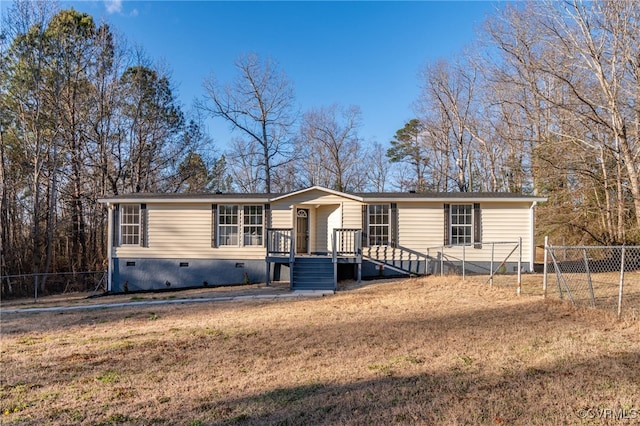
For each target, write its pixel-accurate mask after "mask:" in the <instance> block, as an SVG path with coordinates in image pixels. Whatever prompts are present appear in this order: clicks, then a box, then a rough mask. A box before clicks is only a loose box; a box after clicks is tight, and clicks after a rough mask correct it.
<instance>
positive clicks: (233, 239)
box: [218, 205, 239, 246]
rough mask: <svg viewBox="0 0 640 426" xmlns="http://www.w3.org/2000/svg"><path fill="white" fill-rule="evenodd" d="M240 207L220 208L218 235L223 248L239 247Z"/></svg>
mask: <svg viewBox="0 0 640 426" xmlns="http://www.w3.org/2000/svg"><path fill="white" fill-rule="evenodd" d="M238 223H239V221H238V206H225V205H222V206H220V211H219V213H218V229H219V231H218V235H219V236H220V237H219V238H220V239H219V244H220V245H221V246H237V245H238Z"/></svg>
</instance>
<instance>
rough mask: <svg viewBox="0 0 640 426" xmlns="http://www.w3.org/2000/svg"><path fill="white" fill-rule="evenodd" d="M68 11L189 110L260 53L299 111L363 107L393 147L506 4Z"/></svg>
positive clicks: (224, 139) (94, 7)
mask: <svg viewBox="0 0 640 426" xmlns="http://www.w3.org/2000/svg"><path fill="white" fill-rule="evenodd" d="M3 1H4V0H3ZM61 6H62V7H63V8H67V7H69V6H72V7H73V8H75V9H76V10H79V11H83V12H87V13H89V14H91V15H92V16H93V17H94V19H96V21H98V22H99V21H101V20H106V21H107V22H109V23H110V24H111V26H112V27H113V28H115V29H116V30H118V31H119V32H121V33H122V34H123V35H124V36H125V37H126V39H127V40H128V42H129V43H130V44H133V45H139V46H142V47H143V48H144V50H145V52H146V54H147V55H148V56H149V57H150V59H152V60H153V61H161V62H163V63H165V64H167V65H168V66H169V68H170V70H171V71H172V77H173V81H174V83H175V85H176V87H177V94H178V97H179V99H180V101H181V103H182V104H183V106H184V107H185V110H188V109H189V108H191V106H192V104H193V101H194V99H195V98H197V97H200V96H202V95H203V94H204V90H203V89H202V82H203V80H204V79H205V78H207V76H209V75H210V73H212V72H213V73H215V75H216V77H217V78H218V79H219V80H220V81H223V82H226V81H229V80H230V79H231V78H232V77H233V76H234V75H235V69H234V65H233V64H234V62H235V61H236V59H237V58H238V56H239V55H241V54H246V53H257V54H259V55H260V56H270V57H271V58H272V59H273V60H275V61H277V63H278V64H279V66H280V68H281V69H282V70H283V71H284V72H285V73H286V74H287V76H288V77H289V79H290V80H291V81H292V82H293V84H294V87H295V93H296V99H297V102H298V106H299V108H300V110H301V111H305V110H307V109H309V108H313V107H320V106H328V105H331V104H333V103H337V104H340V105H343V106H348V105H357V106H359V107H360V108H361V110H362V121H363V126H362V128H361V129H360V134H361V136H363V137H364V138H365V139H366V140H367V141H369V142H371V141H378V142H380V143H383V144H386V143H387V142H389V141H390V140H391V138H392V137H393V135H394V134H395V131H396V130H398V129H399V128H401V127H403V125H404V123H405V122H406V121H408V120H409V119H411V118H413V115H414V114H413V111H412V103H413V102H414V101H415V100H416V99H417V97H418V95H419V91H420V89H419V87H420V81H419V77H418V74H419V71H420V70H421V69H422V68H424V66H425V64H426V63H427V62H430V61H434V60H437V59H439V58H451V57H453V55H455V54H457V53H459V52H460V51H461V49H462V48H463V47H464V46H465V45H468V44H469V43H471V42H472V41H473V40H475V38H476V35H475V29H476V28H477V27H478V26H479V25H481V23H482V22H483V20H484V19H485V17H486V16H487V15H488V14H492V13H494V11H495V9H496V7H500V3H495V2H480V1H472V2H468V1H467V2H463V1H448V2H435V1H422V2H417V1H416V2H340V1H333V2H276V3H274V2H244V1H235V2H214V1H146V2H138V1H118V0H116V1H81V2H66V1H65V2H62V3H61ZM207 126H208V129H207V130H208V132H209V133H210V135H211V136H212V137H213V139H214V141H215V142H216V145H217V146H218V148H220V149H224V148H225V146H226V144H227V143H228V139H229V137H230V136H229V133H228V126H227V124H226V123H223V122H218V121H213V120H209V121H208V123H207Z"/></svg>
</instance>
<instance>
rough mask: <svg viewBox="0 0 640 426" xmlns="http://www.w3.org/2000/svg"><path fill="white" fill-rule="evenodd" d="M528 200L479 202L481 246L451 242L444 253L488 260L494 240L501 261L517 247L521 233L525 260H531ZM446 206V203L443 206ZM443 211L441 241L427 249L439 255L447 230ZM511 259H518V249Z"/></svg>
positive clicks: (470, 259) (495, 257)
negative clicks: (445, 229) (444, 231)
mask: <svg viewBox="0 0 640 426" xmlns="http://www.w3.org/2000/svg"><path fill="white" fill-rule="evenodd" d="M451 204H470V203H451ZM529 206H530V204H529V203H517V204H514V203H486V202H485V203H480V212H481V221H482V243H483V244H482V248H474V246H473V245H471V246H465V247H464V248H463V246H448V247H446V248H445V250H444V251H445V253H446V255H447V256H449V257H454V258H457V259H462V258H463V257H464V258H465V260H467V261H469V262H474V261H478V262H480V261H489V260H491V251H492V244H491V243H506V244H495V245H494V246H493V250H494V261H496V262H501V261H503V260H506V258H507V256H508V255H509V253H510V252H511V251H512V250H513V249H514V247H516V244H515V243H516V242H517V241H518V237H522V261H523V262H528V261H529V259H530V253H531V249H530V237H529V236H530V219H529ZM441 208H443V206H442V207H441ZM443 227H444V212H443V211H442V210H441V211H440V228H441V233H440V236H439V237H438V238H439V240H438V241H439V242H436V244H435V247H434V245H431V246H430V248H429V250H428V253H427V254H429V255H431V256H434V257H437V256H438V253H439V252H440V251H441V250H442V248H441V246H442V243H443V241H444V240H443V238H444V233H443V229H444V228H443ZM508 261H509V262H517V261H518V250H517V249H516V251H515V252H513V254H511V257H509V260H508Z"/></svg>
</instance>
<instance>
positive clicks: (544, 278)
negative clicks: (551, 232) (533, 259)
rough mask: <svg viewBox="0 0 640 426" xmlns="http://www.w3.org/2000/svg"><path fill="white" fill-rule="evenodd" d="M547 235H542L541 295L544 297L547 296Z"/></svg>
mask: <svg viewBox="0 0 640 426" xmlns="http://www.w3.org/2000/svg"><path fill="white" fill-rule="evenodd" d="M548 250H549V236H548V235H545V237H544V260H543V262H544V265H543V270H542V297H543V298H544V299H546V298H547V261H548V257H547V256H548V255H549V252H548Z"/></svg>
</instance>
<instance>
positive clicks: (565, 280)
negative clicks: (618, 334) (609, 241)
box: [543, 244, 640, 317]
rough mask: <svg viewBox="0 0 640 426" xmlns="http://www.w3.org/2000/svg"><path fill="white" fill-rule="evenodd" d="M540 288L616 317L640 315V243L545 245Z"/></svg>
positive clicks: (579, 304)
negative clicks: (620, 244)
mask: <svg viewBox="0 0 640 426" xmlns="http://www.w3.org/2000/svg"><path fill="white" fill-rule="evenodd" d="M545 258H546V262H545V272H544V277H543V279H544V282H543V289H544V292H545V295H546V294H556V295H558V297H559V298H560V299H563V300H568V301H570V302H571V303H573V304H574V305H577V306H587V307H592V308H598V309H604V310H608V311H610V312H613V313H615V314H616V315H618V317H622V316H627V315H629V316H631V317H637V316H638V315H639V314H640V246H551V245H548V244H545Z"/></svg>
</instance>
